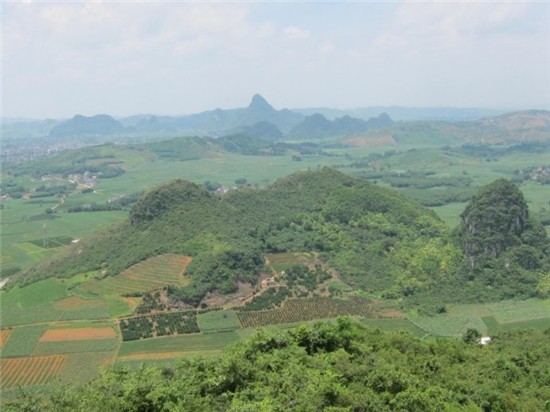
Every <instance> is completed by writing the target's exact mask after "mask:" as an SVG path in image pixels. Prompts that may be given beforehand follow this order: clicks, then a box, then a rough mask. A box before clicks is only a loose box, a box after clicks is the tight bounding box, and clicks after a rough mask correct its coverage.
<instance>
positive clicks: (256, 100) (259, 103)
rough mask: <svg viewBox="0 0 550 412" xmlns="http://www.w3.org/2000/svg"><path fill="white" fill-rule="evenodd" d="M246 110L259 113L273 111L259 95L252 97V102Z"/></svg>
mask: <svg viewBox="0 0 550 412" xmlns="http://www.w3.org/2000/svg"><path fill="white" fill-rule="evenodd" d="M248 109H249V110H261V111H265V110H270V111H271V110H275V109H274V108H273V106H271V105H270V104H269V103H268V102H267V100H266V99H264V98H263V97H262V96H260V95H259V94H255V95H254V96H252V101H251V102H250V104H249V105H248Z"/></svg>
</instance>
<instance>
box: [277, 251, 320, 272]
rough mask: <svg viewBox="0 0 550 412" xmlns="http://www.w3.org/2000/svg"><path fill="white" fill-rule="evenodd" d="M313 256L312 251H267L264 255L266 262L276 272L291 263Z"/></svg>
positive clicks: (294, 263)
mask: <svg viewBox="0 0 550 412" xmlns="http://www.w3.org/2000/svg"><path fill="white" fill-rule="evenodd" d="M314 257H315V255H314V254H313V253H268V254H267V255H266V259H267V261H268V262H269V263H268V264H269V265H270V266H271V267H272V268H273V269H274V270H275V271H276V272H281V271H283V270H285V269H288V268H290V267H291V266H293V265H297V264H300V263H305V262H307V261H308V260H310V259H311V258H314Z"/></svg>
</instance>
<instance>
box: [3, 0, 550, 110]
mask: <svg viewBox="0 0 550 412" xmlns="http://www.w3.org/2000/svg"><path fill="white" fill-rule="evenodd" d="M1 14H2V116H5V117H25V118H68V117H72V116H73V115H74V114H77V113H79V114H83V115H93V114H97V113H108V114H111V115H114V116H129V115H133V114H140V113H143V114H145V113H151V114H161V115H162V114H164V115H182V114H188V113H196V112H200V111H203V110H211V109H214V108H217V107H220V108H224V109H229V108H236V107H243V106H246V105H248V103H249V102H250V98H251V96H252V95H254V94H255V93H260V94H261V95H262V96H263V97H265V98H266V99H267V100H268V101H269V103H271V104H272V105H273V106H274V107H275V108H277V109H281V108H298V107H333V108H342V109H345V108H354V107H368V106H413V107H486V108H509V109H546V110H549V109H550V3H548V2H547V3H543V2H516V3H493V2H485V3H483V2H480V3H464V2H445V3H439V2H436V3H407V2H398V3H390V4H385V3H371V2H368V3H315V4H313V3H178V2H176V3H160V4H159V3H104V2H72V3H31V2H4V3H2V13H1Z"/></svg>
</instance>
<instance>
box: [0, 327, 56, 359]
mask: <svg viewBox="0 0 550 412" xmlns="http://www.w3.org/2000/svg"><path fill="white" fill-rule="evenodd" d="M46 329H47V325H44V324H42V325H32V326H20V327H16V328H13V329H12V331H11V333H10V336H9V339H8V340H7V342H6V344H5V345H4V347H3V348H2V358H11V357H21V356H28V355H30V354H31V353H32V352H33V350H34V348H35V346H36V345H37V344H38V342H39V340H40V337H41V336H42V334H43V333H44V332H45V331H46Z"/></svg>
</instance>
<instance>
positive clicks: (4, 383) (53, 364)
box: [0, 355, 65, 389]
mask: <svg viewBox="0 0 550 412" xmlns="http://www.w3.org/2000/svg"><path fill="white" fill-rule="evenodd" d="M64 361H65V356H63V355H54V356H38V357H28V358H15V359H2V360H0V366H1V370H2V376H1V388H2V389H8V388H13V387H16V386H28V385H39V384H44V383H47V382H48V381H50V380H51V379H53V378H54V377H55V376H56V375H57V373H58V372H59V369H60V368H61V366H62V365H63V362H64Z"/></svg>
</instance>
